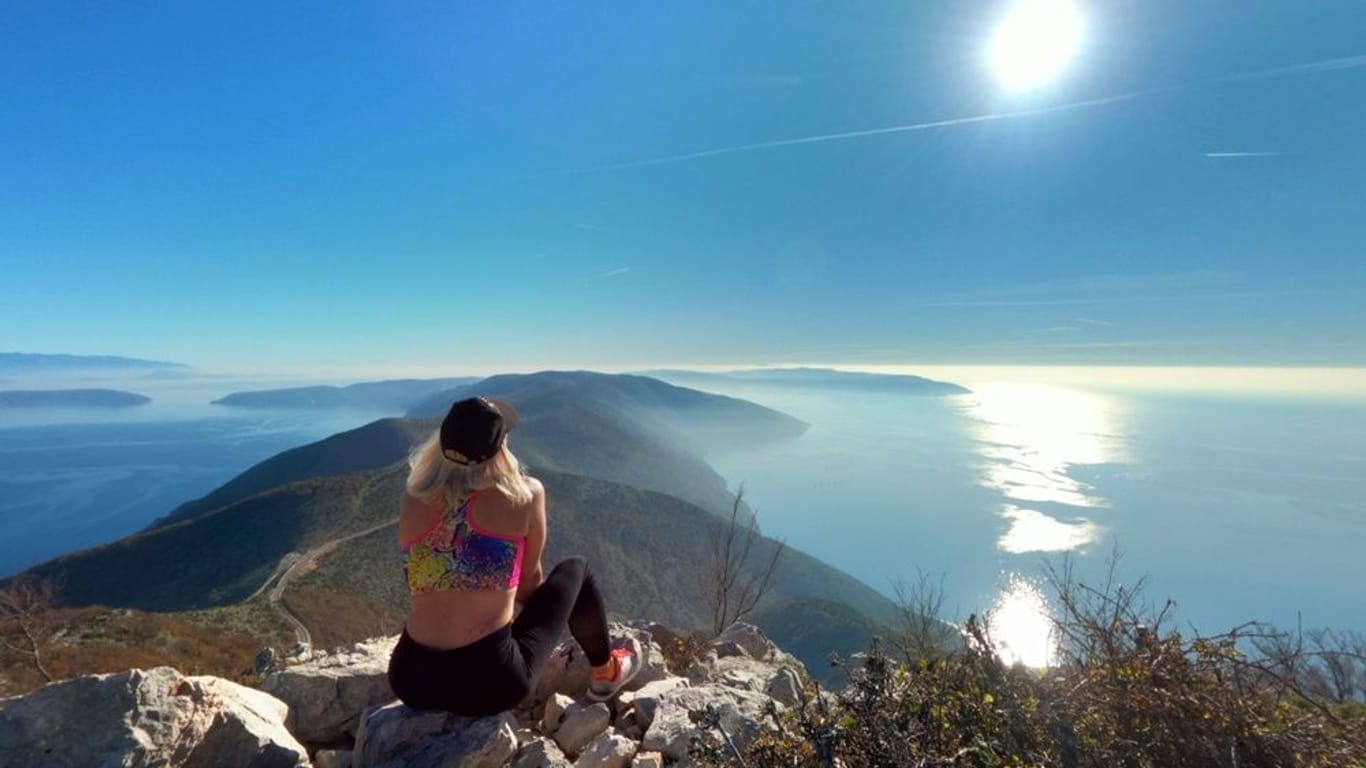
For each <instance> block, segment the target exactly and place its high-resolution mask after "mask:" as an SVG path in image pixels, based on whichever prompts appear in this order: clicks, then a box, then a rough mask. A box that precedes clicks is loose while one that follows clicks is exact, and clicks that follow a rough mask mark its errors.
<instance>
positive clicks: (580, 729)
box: [555, 703, 612, 758]
mask: <svg viewBox="0 0 1366 768" xmlns="http://www.w3.org/2000/svg"><path fill="white" fill-rule="evenodd" d="M611 724H612V713H611V711H610V710H608V709H607V705H606V704H602V703H598V704H587V705H585V704H578V703H574V704H570V705H569V707H568V708H567V709H565V712H564V720H563V721H562V722H561V723H560V727H559V729H557V730H556V731H555V743H556V744H559V745H560V749H562V750H564V753H565V754H566V755H568V756H569V757H570V758H575V757H577V756H578V754H579V753H580V752H582V751H583V748H584V747H586V746H588V744H589V742H591V741H592V740H593V739H595V738H597V736H598V734H600V733H602V732H603V731H605V730H607V727H608V726H609V725H611Z"/></svg>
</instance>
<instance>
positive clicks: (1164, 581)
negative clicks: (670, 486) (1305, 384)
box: [711, 381, 1366, 664]
mask: <svg viewBox="0 0 1366 768" xmlns="http://www.w3.org/2000/svg"><path fill="white" fill-rule="evenodd" d="M964 383H966V384H968V385H969V386H971V387H972V389H973V394H971V395H965V396H958V397H951V398H943V399H935V398H924V397H914V396H902V395H888V394H866V393H857V394H854V395H848V394H846V395H835V394H832V393H831V392H815V391H810V392H794V391H790V390H774V389H761V388H758V387H745V388H743V389H742V388H729V387H728V388H727V390H726V394H734V395H737V396H743V397H747V398H749V399H753V400H755V401H758V402H761V403H764V404H767V405H771V406H773V407H776V408H780V409H782V410H785V411H787V412H789V413H791V414H793V415H795V416H797V417H799V418H802V419H805V420H807V421H808V422H810V423H811V425H812V426H811V429H810V430H809V431H808V433H807V434H805V435H803V436H802V437H801V438H799V439H797V440H795V441H791V442H787V443H780V444H775V445H772V446H769V447H767V448H764V449H762V450H759V451H754V452H746V453H736V454H726V455H718V456H713V457H711V458H712V461H713V463H714V464H715V465H716V466H717V468H718V470H719V471H720V472H721V473H722V474H723V475H725V476H726V477H727V479H728V480H730V481H732V482H735V483H738V482H744V484H745V487H746V491H747V498H748V499H749V500H750V502H751V504H752V505H754V506H755V507H757V508H758V511H759V516H760V520H761V522H762V524H763V526H764V530H765V532H766V533H769V534H770V535H775V536H778V537H783V538H786V539H787V540H788V541H789V542H791V543H792V544H794V545H796V546H798V547H801V548H803V549H806V550H808V551H810V552H812V553H814V554H816V555H817V556H819V557H821V558H823V559H826V560H828V561H830V562H832V563H833V564H835V565H837V566H839V567H841V568H844V569H845V570H847V571H849V572H850V573H852V574H853V575H855V576H857V577H859V578H861V579H863V580H865V581H867V582H868V583H869V584H871V585H873V586H874V587H877V588H879V589H882V590H883V591H886V592H890V591H891V586H892V584H893V582H894V581H895V580H897V579H905V580H907V581H912V580H914V578H915V576H916V572H917V569H919V570H920V571H923V572H925V573H928V574H930V575H931V576H935V577H937V576H938V575H940V574H942V575H943V576H944V586H945V590H946V593H947V597H948V601H947V603H948V604H947V605H946V609H947V611H948V613H949V614H950V615H949V616H948V617H947V618H951V619H953V618H956V619H958V620H962V619H965V618H966V616H967V614H968V613H970V612H976V613H979V614H980V613H982V612H983V611H985V610H987V609H990V610H991V613H992V614H993V622H992V627H993V630H994V631H995V633H996V635H997V637H998V640H999V641H1000V642H1002V643H1003V644H1004V645H1006V646H1008V647H1007V649H1006V650H1007V654H1008V655H1010V656H1012V657H1014V658H1018V659H1020V660H1022V661H1025V662H1027V663H1033V664H1039V663H1044V662H1046V661H1047V659H1048V657H1049V653H1050V649H1049V645H1048V642H1047V627H1048V623H1047V620H1046V619H1045V618H1044V617H1043V616H1042V615H1040V611H1041V610H1042V609H1043V607H1044V597H1045V594H1046V592H1047V590H1046V587H1045V585H1044V584H1043V581H1044V580H1043V578H1042V577H1043V573H1044V568H1043V564H1044V562H1045V560H1052V562H1054V563H1060V562H1061V558H1062V555H1063V554H1064V553H1069V552H1070V553H1074V555H1075V557H1076V562H1077V567H1078V570H1079V573H1080V574H1081V576H1082V577H1083V578H1089V579H1096V578H1098V577H1099V576H1100V575H1101V574H1102V572H1103V570H1104V566H1105V563H1106V562H1107V560H1108V558H1109V555H1110V553H1111V551H1112V549H1113V548H1114V547H1116V546H1117V547H1118V549H1119V551H1120V552H1121V555H1122V557H1121V561H1120V565H1119V568H1118V574H1119V577H1120V580H1121V581H1122V582H1123V583H1126V584H1132V583H1134V582H1135V581H1136V580H1137V579H1138V578H1140V577H1144V578H1146V579H1147V580H1148V582H1149V587H1148V590H1147V596H1148V597H1149V598H1150V599H1151V600H1152V601H1153V602H1155V603H1157V604H1159V605H1160V604H1161V603H1162V602H1164V601H1165V600H1166V599H1167V598H1171V599H1173V600H1174V601H1175V602H1176V604H1177V606H1176V618H1177V620H1178V621H1179V622H1181V623H1182V625H1183V627H1186V628H1188V627H1189V626H1190V625H1194V626H1195V627H1196V628H1197V629H1199V630H1200V631H1202V632H1206V633H1213V632H1217V631H1220V630H1223V629H1228V628H1231V627H1232V626H1234V625H1237V624H1239V623H1242V622H1244V621H1247V620H1250V619H1259V620H1269V621H1272V622H1275V623H1277V624H1280V625H1283V626H1293V625H1295V623H1296V622H1297V621H1298V620H1299V616H1300V615H1302V616H1303V621H1304V625H1305V626H1306V627H1308V626H1321V625H1327V626H1337V627H1347V628H1353V629H1366V612H1364V611H1363V608H1366V605H1363V602H1362V598H1361V594H1360V586H1359V585H1360V584H1361V583H1363V582H1366V564H1363V562H1362V560H1361V559H1360V551H1361V546H1362V544H1363V543H1364V542H1366V504H1364V502H1363V499H1366V401H1364V400H1360V399H1357V400H1351V399H1340V400H1321V399H1307V398H1303V397H1300V398H1279V399H1278V398H1269V397H1267V396H1265V395H1249V394H1241V395H1228V394H1225V395H1224V396H1221V397H1213V396H1210V395H1193V394H1189V393H1187V394H1177V393H1172V392H1167V393H1163V392H1160V391H1152V390H1149V391H1144V392H1134V391H1127V392H1126V391H1117V390H1113V389H1099V388H1091V387H1083V386H1077V385H1060V384H1042V383H1038V382H1019V381H1015V382H1011V381H975V382H964Z"/></svg>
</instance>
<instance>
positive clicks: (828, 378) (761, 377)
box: [644, 368, 972, 397]
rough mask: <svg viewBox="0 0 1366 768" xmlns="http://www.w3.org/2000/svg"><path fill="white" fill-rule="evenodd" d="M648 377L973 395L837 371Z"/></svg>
mask: <svg viewBox="0 0 1366 768" xmlns="http://www.w3.org/2000/svg"><path fill="white" fill-rule="evenodd" d="M644 375H646V376H654V377H656V378H660V379H665V380H667V381H674V382H678V383H680V384H707V383H714V384H723V383H730V384H762V385H764V386H771V387H804V388H814V389H840V390H859V391H864V392H869V391H876V392H895V393H901V394H908V395H927V396H931V397H944V396H948V395H967V394H971V393H972V390H970V389H968V388H967V387H963V386H959V385H957V384H951V383H949V382H946V381H935V380H934V379H927V378H924V377H922V376H909V375H905V374H893V373H862V372H858V371H837V370H835V369H833V368H752V369H745V370H737V371H726V372H724V373H703V372H700V371H680V370H659V371H647V372H646V373H645V374H644Z"/></svg>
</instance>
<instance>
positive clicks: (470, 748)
mask: <svg viewBox="0 0 1366 768" xmlns="http://www.w3.org/2000/svg"><path fill="white" fill-rule="evenodd" d="M516 726H517V721H516V719H515V718H514V717H513V716H512V714H511V713H509V712H503V713H501V714H497V715H490V716H488V717H461V716H459V715H453V714H450V713H448V712H440V711H433V710H422V709H412V708H410V707H406V706H404V705H403V704H401V703H399V702H397V701H395V702H391V703H389V704H385V705H384V706H381V707H372V708H370V709H368V710H366V712H365V714H364V715H363V716H362V717H361V720H360V729H359V732H358V733H357V735H356V749H355V752H354V754H353V757H352V760H353V765H354V767H355V768H483V767H484V766H501V765H503V764H504V763H506V762H508V761H509V760H511V759H512V757H513V755H515V754H516V753H517V736H516V734H515V733H514V730H515V728H516Z"/></svg>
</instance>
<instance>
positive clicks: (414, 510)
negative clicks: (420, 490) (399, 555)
mask: <svg viewBox="0 0 1366 768" xmlns="http://www.w3.org/2000/svg"><path fill="white" fill-rule="evenodd" d="M436 515H437V512H436V511H435V510H434V509H433V508H432V506H431V505H429V504H424V503H423V502H422V500H421V499H419V498H417V497H415V496H412V495H410V494H409V493H408V492H407V491H404V492H403V498H402V499H401V500H400V501H399V503H398V543H399V546H405V545H407V544H408V542H410V541H412V540H413V539H416V538H417V537H419V536H421V535H422V534H423V533H425V532H426V531H428V530H430V529H431V527H432V523H433V522H435V520H436Z"/></svg>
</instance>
